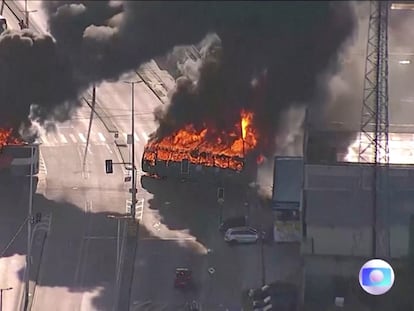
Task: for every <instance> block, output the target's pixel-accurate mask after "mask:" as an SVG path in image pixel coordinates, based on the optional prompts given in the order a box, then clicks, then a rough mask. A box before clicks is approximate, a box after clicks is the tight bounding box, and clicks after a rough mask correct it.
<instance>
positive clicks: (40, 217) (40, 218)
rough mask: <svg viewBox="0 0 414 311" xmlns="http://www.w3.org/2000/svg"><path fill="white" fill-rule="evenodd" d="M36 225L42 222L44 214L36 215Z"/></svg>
mask: <svg viewBox="0 0 414 311" xmlns="http://www.w3.org/2000/svg"><path fill="white" fill-rule="evenodd" d="M35 221H36V223H39V222H41V221H42V213H36V220H35Z"/></svg>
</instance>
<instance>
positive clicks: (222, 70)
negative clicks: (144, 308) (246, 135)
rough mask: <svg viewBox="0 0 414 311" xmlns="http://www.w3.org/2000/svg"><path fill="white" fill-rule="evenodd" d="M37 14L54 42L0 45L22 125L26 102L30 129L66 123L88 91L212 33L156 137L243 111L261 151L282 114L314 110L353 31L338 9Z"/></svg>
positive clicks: (66, 7)
mask: <svg viewBox="0 0 414 311" xmlns="http://www.w3.org/2000/svg"><path fill="white" fill-rule="evenodd" d="M44 8H45V9H46V11H47V15H48V18H49V21H48V22H49V28H50V32H51V35H52V36H53V38H54V40H52V39H51V38H49V37H47V36H44V37H41V36H37V35H34V34H32V33H30V32H27V31H26V32H17V33H16V32H8V33H6V34H3V35H2V36H1V37H0V66H1V71H2V72H6V73H7V75H1V78H0V79H3V80H2V81H0V82H2V83H1V85H2V90H1V91H2V94H0V95H2V96H0V98H1V100H2V102H1V103H2V104H1V109H2V113H5V115H7V114H11V112H13V118H14V120H16V121H20V122H21V121H25V120H27V115H28V113H29V110H30V109H29V107H30V106H31V105H33V104H35V105H37V106H38V108H37V110H35V112H37V113H34V115H35V117H37V119H38V120H39V121H42V120H45V119H54V118H55V114H56V111H57V110H56V107H60V106H62V105H63V106H64V107H66V109H59V110H58V111H59V118H60V119H62V118H63V119H64V118H70V111H71V109H70V107H75V106H76V102H77V101H76V98H77V96H79V94H80V92H83V91H84V90H85V89H86V88H88V87H89V86H90V85H91V83H93V82H100V81H103V80H108V79H110V80H112V79H117V78H118V77H119V76H120V75H121V74H122V73H124V72H126V71H129V70H131V69H135V68H137V67H138V66H139V65H140V64H142V63H143V62H145V61H148V60H150V59H151V58H153V57H155V56H158V55H163V54H165V53H166V52H167V51H169V50H170V49H171V48H173V47H174V46H177V45H184V44H193V43H196V42H199V41H200V40H201V39H202V38H203V37H204V36H205V35H206V34H207V33H216V34H217V35H218V37H219V38H220V40H221V44H220V47H219V48H216V49H214V50H213V53H212V55H210V56H209V57H206V58H205V59H206V61H205V62H204V63H203V65H202V67H201V69H200V72H199V79H198V81H197V83H196V84H194V83H191V81H181V82H180V83H179V86H178V87H177V92H176V93H175V94H174V96H173V98H172V103H171V105H170V107H169V110H168V111H167V112H165V113H164V115H163V118H162V120H161V124H160V130H159V132H158V134H160V135H167V134H168V133H170V132H171V131H174V130H175V129H177V128H178V127H180V126H181V125H183V124H185V123H194V124H196V125H197V126H202V125H204V124H214V126H215V127H217V128H218V129H225V128H226V127H228V126H230V125H232V124H234V122H235V121H236V120H238V119H239V111H240V109H242V108H246V109H248V110H252V111H254V113H255V122H256V126H257V128H258V129H259V132H260V133H259V134H260V135H261V142H262V149H263V150H267V151H270V150H272V149H274V144H275V138H274V136H273V134H274V133H276V132H277V130H278V124H279V121H280V116H281V115H282V113H283V111H285V110H286V109H287V108H288V107H290V106H291V105H295V104H294V103H296V105H305V104H309V103H314V104H315V105H316V106H318V105H321V104H323V103H322V102H318V100H317V99H318V98H323V96H321V94H322V93H323V92H324V91H325V90H324V87H320V86H321V85H323V83H322V84H321V83H317V80H318V77H320V75H321V74H322V73H324V74H325V75H326V76H329V74H327V72H332V73H334V72H335V71H337V70H338V68H339V67H338V63H337V56H338V54H339V52H340V51H341V49H342V47H343V45H344V44H345V43H346V42H347V39H348V38H349V37H350V35H351V34H352V32H353V30H354V28H355V18H354V14H353V10H352V8H351V6H350V5H349V4H348V3H346V2H312V3H308V2H297V1H294V2H260V3H258V2H174V3H170V2H158V1H148V2H147V1H145V2H139V1H137V2H134V1H125V2H121V1H44ZM12 65H15V66H14V67H12ZM12 68H13V69H12ZM19 79H24V81H25V83H24V84H23V83H21V81H22V80H19ZM4 80H6V81H4ZM3 82H4V83H3ZM3 85H7V87H3ZM23 85H24V86H25V88H27V91H25V92H21V89H22V86H23ZM23 93H24V94H23ZM32 113H33V111H32ZM269 134H271V135H269Z"/></svg>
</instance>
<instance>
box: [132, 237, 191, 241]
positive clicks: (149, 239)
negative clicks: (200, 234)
mask: <svg viewBox="0 0 414 311" xmlns="http://www.w3.org/2000/svg"><path fill="white" fill-rule="evenodd" d="M140 240H142V241H152V240H158V241H196V240H197V239H196V238H195V237H187V238H178V237H177V238H174V237H169V238H168V237H165V238H163V237H159V236H157V237H148V238H141V239H140Z"/></svg>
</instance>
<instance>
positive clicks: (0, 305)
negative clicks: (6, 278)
mask: <svg viewBox="0 0 414 311" xmlns="http://www.w3.org/2000/svg"><path fill="white" fill-rule="evenodd" d="M12 289H13V287H7V288H0V311H3V292H4V291H6V290H12Z"/></svg>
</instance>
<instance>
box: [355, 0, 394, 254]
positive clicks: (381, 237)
mask: <svg viewBox="0 0 414 311" xmlns="http://www.w3.org/2000/svg"><path fill="white" fill-rule="evenodd" d="M388 10H389V2H388V1H371V3H370V17H369V27H368V42H367V55H366V61H365V80H364V97H363V105H362V115H361V132H360V146H359V162H370V163H372V164H373V165H372V170H373V171H372V173H373V174H372V189H371V192H372V202H371V204H372V258H377V257H378V256H379V257H384V256H388V255H389V237H388V235H389V234H388V228H387V227H386V226H388V225H387V224H385V217H384V216H383V215H384V213H381V214H380V216H381V215H382V216H381V217H378V208H379V207H380V208H381V210H382V211H384V210H386V209H388V193H387V191H388V187H387V185H386V183H387V182H388V166H389V149H388V130H389V119H388ZM361 179H362V180H363V175H362V178H361ZM378 218H380V219H378ZM384 224H385V225H384Z"/></svg>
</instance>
